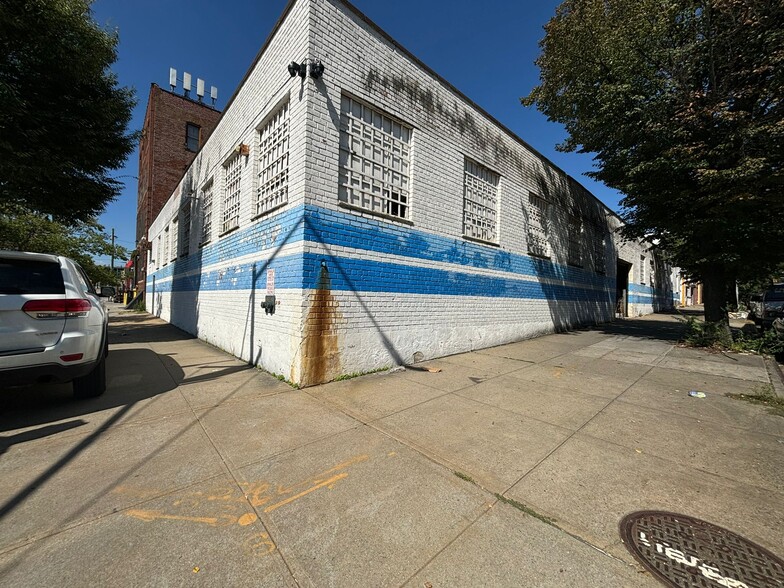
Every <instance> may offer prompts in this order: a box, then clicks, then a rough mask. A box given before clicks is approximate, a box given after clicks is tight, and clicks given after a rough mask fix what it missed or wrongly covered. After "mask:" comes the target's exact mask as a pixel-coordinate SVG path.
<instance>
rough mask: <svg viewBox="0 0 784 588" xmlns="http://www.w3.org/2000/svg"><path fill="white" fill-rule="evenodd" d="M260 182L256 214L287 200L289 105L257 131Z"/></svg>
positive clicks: (282, 107)
mask: <svg viewBox="0 0 784 588" xmlns="http://www.w3.org/2000/svg"><path fill="white" fill-rule="evenodd" d="M258 180H259V183H258V188H257V190H256V213H255V214H256V215H259V214H263V213H265V212H267V211H269V210H272V209H273V208H277V207H278V206H281V205H283V204H286V202H288V199H289V105H288V103H286V104H284V105H283V106H281V107H280V108H279V109H278V111H277V112H276V113H275V114H273V115H272V118H270V120H269V121H267V124H265V125H264V126H263V127H262V128H261V130H259V177H258Z"/></svg>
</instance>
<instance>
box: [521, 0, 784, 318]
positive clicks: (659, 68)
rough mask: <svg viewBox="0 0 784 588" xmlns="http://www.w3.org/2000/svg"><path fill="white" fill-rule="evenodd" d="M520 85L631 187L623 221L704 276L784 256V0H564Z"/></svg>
mask: <svg viewBox="0 0 784 588" xmlns="http://www.w3.org/2000/svg"><path fill="white" fill-rule="evenodd" d="M545 31H546V35H545V37H544V39H543V40H542V41H541V43H540V46H541V49H542V53H541V55H540V57H539V58H538V60H537V64H538V65H539V67H540V70H541V75H540V84H539V85H538V86H537V87H535V88H534V89H533V90H532V91H531V93H530V94H529V95H528V96H527V97H525V98H523V103H524V104H526V105H532V104H536V106H537V108H538V109H539V110H541V111H542V112H543V113H544V114H545V115H547V117H548V118H549V119H550V120H553V121H557V122H560V123H562V124H564V125H565V127H566V130H567V131H568V138H567V139H566V141H565V142H564V143H563V144H562V145H560V146H559V148H560V149H562V150H565V151H579V152H586V153H593V154H594V155H595V161H596V163H597V169H596V171H595V172H592V173H591V175H592V176H593V177H595V178H596V179H598V180H601V181H603V182H604V183H605V184H607V185H608V186H611V187H613V188H616V189H618V190H620V191H621V192H623V193H624V194H625V198H624V199H623V200H622V201H621V205H622V206H623V214H622V216H623V217H624V220H625V221H626V223H627V225H626V228H625V233H626V235H627V236H629V237H641V238H645V239H648V240H651V241H654V240H655V241H656V242H658V243H659V244H660V246H661V247H662V248H663V249H664V250H665V251H666V252H668V253H669V255H670V256H671V258H672V260H673V261H674V263H676V264H677V265H679V266H681V268H683V269H684V270H685V272H686V273H687V274H689V275H690V276H691V277H692V278H695V279H699V280H702V281H703V282H704V283H705V286H706V316H707V318H708V320H714V321H721V320H725V321H726V314H725V313H723V310H724V303H725V293H726V291H727V287H726V286H727V283H728V282H731V281H734V280H735V279H742V280H746V279H752V278H754V277H756V276H760V275H766V274H769V273H770V271H771V269H772V268H773V267H775V266H776V265H778V264H780V263H781V262H782V261H784V246H782V244H783V243H784V196H783V194H782V185H783V184H784V170H783V169H782V162H783V161H784V157H783V156H784V116H783V115H784V104H782V97H783V96H784V3H782V2H781V1H780V0H775V1H770V0H566V1H565V2H563V3H562V4H561V5H560V6H559V8H558V9H557V12H556V15H555V16H554V17H553V18H552V19H551V20H550V22H549V23H548V24H547V25H546V27H545Z"/></svg>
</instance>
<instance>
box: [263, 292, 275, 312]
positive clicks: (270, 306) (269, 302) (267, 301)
mask: <svg viewBox="0 0 784 588" xmlns="http://www.w3.org/2000/svg"><path fill="white" fill-rule="evenodd" d="M275 304H276V302H275V296H265V297H264V302H262V303H261V307H262V308H263V309H264V313H265V314H275Z"/></svg>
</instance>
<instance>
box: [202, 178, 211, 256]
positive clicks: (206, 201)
mask: <svg viewBox="0 0 784 588" xmlns="http://www.w3.org/2000/svg"><path fill="white" fill-rule="evenodd" d="M201 208H202V221H201V242H202V243H207V242H208V241H209V240H210V239H211V238H212V181H211V180H210V182H209V183H208V184H207V185H205V186H204V187H203V188H202V189H201Z"/></svg>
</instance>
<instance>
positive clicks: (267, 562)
mask: <svg viewBox="0 0 784 588" xmlns="http://www.w3.org/2000/svg"><path fill="white" fill-rule="evenodd" d="M681 330H682V322H680V321H679V320H678V319H677V317H675V316H674V315H666V314H657V315H652V316H647V317H642V318H638V319H626V320H623V321H617V322H615V323H613V324H609V325H604V326H598V327H595V328H592V329H586V330H577V331H571V332H568V333H561V334H555V335H550V336H545V337H541V338H538V339H533V340H527V341H522V342H518V343H512V344H509V345H504V346H500V347H495V348H492V349H485V350H481V351H475V352H472V353H464V354H460V355H455V356H451V357H446V358H443V359H439V360H434V361H428V362H424V363H422V364H418V365H416V366H410V367H408V368H406V369H399V370H397V371H392V372H388V373H380V374H373V375H367V376H362V377H357V378H353V379H349V380H344V381H340V382H333V383H331V384H327V385H323V386H316V387H312V388H307V389H304V390H295V389H292V388H291V387H290V386H288V385H287V384H286V383H284V382H281V381H279V380H277V379H276V378H274V377H273V376H271V375H269V374H266V373H264V372H262V371H260V370H257V369H254V368H251V367H248V366H247V365H246V364H245V363H243V362H241V361H239V360H237V359H235V358H233V357H231V356H229V355H227V354H226V353H224V352H222V351H220V350H218V349H215V348H213V347H211V346H210V345H208V344H206V343H204V342H202V341H199V340H198V339H194V338H192V337H191V336H189V335H187V334H185V333H183V332H182V331H179V330H178V329H176V328H174V327H171V326H170V325H167V324H166V323H164V322H162V321H160V320H159V319H156V318H153V317H151V316H150V315H147V314H139V313H130V312H123V311H121V310H120V307H113V309H112V316H111V327H110V343H111V345H110V349H111V352H110V355H109V359H108V378H109V385H108V389H107V391H106V393H105V394H104V396H102V397H101V398H97V399H93V400H89V401H74V400H72V399H71V398H70V387H69V386H56V385H51V386H38V387H35V388H28V389H12V390H4V391H2V394H0V411H1V412H0V503H2V506H0V585H3V586H53V585H61V586H175V585H176V586H179V585H195V586H201V585H203V586H318V587H323V586H339V587H343V586H363V587H367V586H412V587H414V586H419V587H427V588H432V587H443V586H523V585H526V586H529V585H530V586H600V585H601V586H658V585H659V584H658V582H657V581H656V580H655V579H654V578H653V577H652V576H651V575H650V574H649V573H647V572H646V571H645V570H644V569H643V568H642V567H641V566H640V565H639V564H637V563H636V561H635V559H634V558H633V557H632V556H631V555H630V553H629V552H628V551H627V549H626V547H625V546H624V544H623V542H622V541H621V538H620V535H619V530H618V526H619V522H620V520H621V519H622V518H623V517H624V516H625V515H626V514H628V513H630V512H634V511H640V510H666V511H675V512H677V513H682V514H686V515H690V516H694V517H697V518H700V519H704V520H707V521H710V522H711V523H714V524H716V525H720V526H722V527H725V528H727V529H730V530H732V531H734V532H736V533H738V534H740V535H742V536H744V537H746V538H747V539H750V540H752V541H754V542H756V543H758V544H760V545H762V546H763V547H766V548H768V549H769V550H771V551H773V552H774V553H777V555H779V556H780V557H781V556H784V553H782V552H783V551H784V549H782V546H784V418H781V417H777V416H774V415H771V414H768V413H767V412H766V409H765V407H763V406H758V405H753V404H748V403H745V402H742V401H738V400H734V399H730V398H728V397H726V396H725V394H726V393H754V392H755V391H760V390H761V389H762V388H761V387H764V386H766V385H769V383H770V380H769V376H768V372H767V371H766V369H765V366H764V363H763V361H762V359H761V358H760V357H757V356H753V355H737V354H723V353H709V352H706V351H703V350H696V349H689V348H683V347H678V346H677V345H675V343H676V342H677V340H678V338H679V337H680V334H681ZM691 390H698V391H701V392H704V393H705V395H706V396H705V398H694V397H690V396H689V394H688V393H689V391H691Z"/></svg>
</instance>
